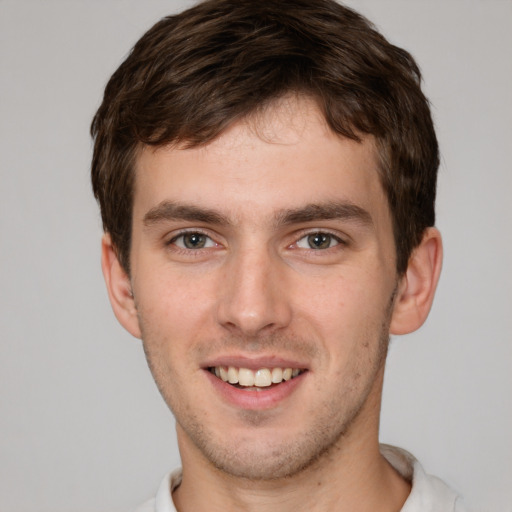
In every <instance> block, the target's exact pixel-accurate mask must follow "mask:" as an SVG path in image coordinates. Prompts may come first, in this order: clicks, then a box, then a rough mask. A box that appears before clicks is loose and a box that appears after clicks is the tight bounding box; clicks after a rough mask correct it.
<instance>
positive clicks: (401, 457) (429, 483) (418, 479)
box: [381, 445, 466, 512]
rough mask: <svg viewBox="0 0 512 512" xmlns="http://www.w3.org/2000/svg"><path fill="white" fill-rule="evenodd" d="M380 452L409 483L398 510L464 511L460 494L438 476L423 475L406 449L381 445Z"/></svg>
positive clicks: (420, 511) (421, 468)
mask: <svg viewBox="0 0 512 512" xmlns="http://www.w3.org/2000/svg"><path fill="white" fill-rule="evenodd" d="M381 453H382V455H383V456H384V457H385V458H386V459H387V461H388V462H389V463H390V464H391V465H392V466H393V467H394V468H395V470H396V471H397V472H398V473H400V475H402V477H403V478H405V479H406V480H408V481H409V482H410V483H411V484H412V488H411V493H410V494H409V497H408V498H407V500H406V502H405V503H404V506H403V507H402V510H401V511H400V512H466V509H465V507H464V504H463V502H462V499H461V497H460V496H459V495H458V494H457V493H456V492H455V491H454V490H453V489H451V488H450V487H449V486H448V485H446V484H445V483H444V482H443V481H442V480H441V479H439V478H437V477H435V476H433V475H429V474H427V473H426V472H425V470H424V469H423V467H422V466H421V464H420V463H419V462H418V461H417V460H416V458H415V457H414V456H413V455H411V454H410V453H409V452H407V451H406V450H402V449H401V448H396V447H394V446H388V445H381Z"/></svg>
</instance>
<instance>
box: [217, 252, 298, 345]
mask: <svg viewBox="0 0 512 512" xmlns="http://www.w3.org/2000/svg"><path fill="white" fill-rule="evenodd" d="M248 263H249V262H247V261H246V262H245V264H244V262H238V263H237V264H236V265H233V266H232V268H231V269H230V270H231V272H230V273H229V275H228V276H227V278H226V279H225V286H224V287H223V291H222V293H221V294H220V298H219V303H218V312H217V315H218V322H219V323H220V324H221V325H222V326H223V327H224V328H225V329H228V330H230V331H231V332H235V333H237V334H241V335H244V336H246V337H254V336H257V335H260V334H264V333H265V334H268V333H270V332H272V331H275V330H279V329H281V328H283V327H285V326H287V325H288V324H289V322H290V320H291V308H290V304H289V302H288V300H287V298H286V294H285V293H283V289H284V287H283V286H282V283H283V273H282V270H281V271H280V270H279V268H277V267H278V266H279V265H278V263H275V262H274V263H273V262H271V261H268V260H265V261H261V259H260V261H258V262H254V261H253V262H251V263H252V264H250V265H248Z"/></svg>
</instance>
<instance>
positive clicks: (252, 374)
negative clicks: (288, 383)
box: [212, 366, 300, 387]
mask: <svg viewBox="0 0 512 512" xmlns="http://www.w3.org/2000/svg"><path fill="white" fill-rule="evenodd" d="M212 371H213V373H215V375H216V376H217V377H219V378H220V379H222V380H223V381H224V382H229V383H230V384H239V385H240V386H256V387H268V386H270V385H271V384H279V383H280V382H283V380H290V379H291V378H292V377H296V376H297V375H299V373H300V369H298V368H260V369H259V370H256V371H253V370H250V369H249V368H235V367H234V366H227V367H226V366H215V368H212Z"/></svg>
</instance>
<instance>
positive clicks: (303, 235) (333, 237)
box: [166, 229, 347, 254]
mask: <svg viewBox="0 0 512 512" xmlns="http://www.w3.org/2000/svg"><path fill="white" fill-rule="evenodd" d="M187 235H199V236H203V237H205V238H206V239H207V241H206V243H207V244H208V243H210V244H211V243H213V246H211V245H210V246H209V247H198V248H190V247H189V248H186V247H180V246H179V245H177V244H176V242H177V241H178V240H179V239H180V238H184V237H185V236H187ZM319 235H322V236H326V237H329V238H330V240H331V241H332V240H334V241H335V242H336V244H335V245H334V246H329V247H326V248H317V249H314V248H312V247H299V245H298V244H299V242H301V241H302V240H304V239H307V238H308V237H310V236H319ZM296 236H298V237H297V238H295V242H293V243H292V244H290V245H289V246H288V248H293V249H299V250H305V251H312V252H318V253H320V252H325V251H327V250H329V249H334V248H335V247H337V246H338V245H342V246H346V245H347V242H346V241H345V240H344V239H342V238H340V237H339V236H338V235H335V234H334V233H331V232H329V231H326V230H316V231H304V232H301V233H299V234H298V235H296ZM166 245H167V246H171V245H172V246H174V250H175V251H180V252H183V253H187V254H192V253H196V252H199V251H202V250H206V249H215V247H216V246H219V245H220V244H218V243H217V242H216V241H215V240H214V239H213V238H212V237H211V236H210V235H209V234H208V233H206V232H204V231H202V230H199V229H193V230H183V231H180V232H179V233H177V234H176V235H174V236H173V237H172V238H171V239H170V240H169V241H168V242H166ZM183 245H185V244H183Z"/></svg>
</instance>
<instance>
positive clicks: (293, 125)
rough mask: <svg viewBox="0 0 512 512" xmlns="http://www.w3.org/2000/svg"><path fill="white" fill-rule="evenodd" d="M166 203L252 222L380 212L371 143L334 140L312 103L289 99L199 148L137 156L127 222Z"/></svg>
mask: <svg viewBox="0 0 512 512" xmlns="http://www.w3.org/2000/svg"><path fill="white" fill-rule="evenodd" d="M169 200H171V201H175V202H180V203H186V204H193V205H201V206H202V207H208V208H211V209H216V210H222V211H223V212H227V213H228V214H232V215H233V216H236V215H241V214H243V215H245V216H248V215H249V214H250V213H252V214H253V215H254V216H257V217H259V218H262V217H261V216H264V215H266V214H267V213H270V210H273V211H274V212H275V210H276V209H284V208H297V207H301V206H303V204H306V203H310V204H314V203H318V202H329V201H330V202H332V201H339V200H344V201H348V202H352V203H355V204H357V205H359V206H361V207H367V208H369V207H372V208H374V207H375V206H379V205H380V207H383V208H385V209H386V208H387V201H386V200H385V198H384V195H383V191H382V187H381V185H380V179H379V176H378V158H377V150H376V146H375V144H374V141H373V139H372V138H371V137H365V138H363V139H362V141H361V142H358V141H354V140H351V139H347V138H343V137H340V136H338V135H337V134H335V133H334V132H333V131H332V130H330V128H329V127H328V126H327V123H326V121H325V119H324V117H323V115H322V114H321V112H320V111H319V109H318V108H317V106H316V104H315V102H314V101H313V100H310V99H308V98H298V97H296V96H295V97H285V98H282V99H280V100H279V101H276V102H274V103H272V104H271V105H269V106H267V107H266V108H264V109H262V110H261V111H259V112H257V113H255V114H253V115H251V117H249V118H246V119H244V120H242V121H239V122H236V123H233V124H232V125H231V126H230V127H228V129H226V130H225V131H224V132H223V133H221V135H220V136H218V137H217V138H216V139H214V140H213V141H212V142H210V143H208V144H206V145H203V146H200V147H193V148H187V147H185V146H179V145H174V146H173V145H169V146H165V147H159V148H156V149H155V148H150V147H145V148H143V150H142V151H141V152H140V153H139V155H138V160H137V165H136V180H135V201H134V220H135V219H137V218H141V216H143V215H144V214H145V212H147V211H148V209H151V208H154V207H155V206H156V205H158V204H159V203H160V202H163V201H169ZM228 210H229V211H228Z"/></svg>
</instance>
